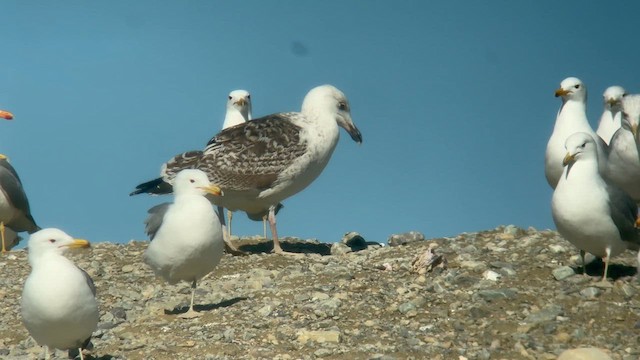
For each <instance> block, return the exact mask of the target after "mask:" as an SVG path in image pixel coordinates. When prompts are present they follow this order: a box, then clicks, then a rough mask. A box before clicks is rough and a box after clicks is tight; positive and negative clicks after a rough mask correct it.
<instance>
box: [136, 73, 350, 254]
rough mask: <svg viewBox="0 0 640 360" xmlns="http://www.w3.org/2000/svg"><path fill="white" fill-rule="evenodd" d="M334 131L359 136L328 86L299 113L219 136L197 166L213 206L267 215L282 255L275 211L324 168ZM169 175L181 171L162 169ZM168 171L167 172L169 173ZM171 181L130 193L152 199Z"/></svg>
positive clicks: (175, 166) (343, 102) (171, 166)
mask: <svg viewBox="0 0 640 360" xmlns="http://www.w3.org/2000/svg"><path fill="white" fill-rule="evenodd" d="M338 126H340V127H342V128H344V129H345V130H346V131H347V132H348V133H349V135H350V136H351V138H352V139H353V140H354V141H356V142H358V143H361V142H362V135H361V134H360V131H359V130H358V128H357V127H356V126H355V125H354V124H353V121H352V120H351V113H350V107H349V102H348V100H347V98H346V96H345V95H344V94H343V93H342V92H341V91H340V90H338V89H337V88H335V87H333V86H331V85H322V86H318V87H316V88H313V89H312V90H311V91H309V93H308V94H307V95H306V97H305V99H304V101H303V103H302V110H301V112H299V113H296V112H290V113H276V114H272V115H268V116H265V117H262V118H259V119H255V120H252V121H248V122H246V123H244V124H240V125H237V126H234V127H231V128H229V129H225V130H223V131H221V132H220V133H219V134H218V135H216V136H215V137H213V138H212V139H211V140H210V141H209V144H208V145H207V147H206V148H205V150H204V151H203V153H202V154H201V155H200V156H199V159H198V161H197V168H199V169H202V170H203V171H205V172H206V173H207V175H209V178H210V179H211V181H212V182H214V183H215V184H216V185H218V186H220V188H221V189H222V191H223V192H224V194H225V196H222V197H214V198H212V199H211V200H212V202H213V203H215V204H216V205H218V206H222V207H225V208H227V209H229V210H232V211H233V210H242V211H245V212H246V213H247V215H248V216H249V217H250V218H260V217H261V216H262V215H263V214H264V212H265V211H267V210H268V218H269V224H270V227H271V233H272V237H273V246H274V247H273V250H274V252H276V253H283V250H282V247H281V246H280V242H279V240H278V235H277V230H276V214H275V210H276V207H277V205H278V203H280V202H281V201H282V200H284V199H286V198H288V197H290V196H292V195H295V194H296V193H298V192H300V191H302V190H303V189H305V188H306V187H307V186H308V185H309V184H311V183H312V182H313V180H315V179H316V178H317V177H318V175H320V173H322V170H323V169H324V168H325V166H326V165H327V163H328V162H329V159H330V158H331V155H332V153H333V150H334V149H335V147H336V145H337V143H338V139H339V135H340V133H339V129H338ZM167 168H168V170H167V172H166V174H167V175H169V174H171V173H175V172H176V171H178V170H180V169H181V166H180V164H179V163H178V162H173V163H172V162H170V163H167ZM169 170H170V171H169ZM170 181H171V176H165V177H164V178H159V179H155V180H152V181H149V182H147V183H144V184H141V185H138V187H137V190H136V191H134V193H141V192H149V193H154V192H155V190H156V189H158V188H159V187H158V186H159V184H162V183H166V182H170Z"/></svg>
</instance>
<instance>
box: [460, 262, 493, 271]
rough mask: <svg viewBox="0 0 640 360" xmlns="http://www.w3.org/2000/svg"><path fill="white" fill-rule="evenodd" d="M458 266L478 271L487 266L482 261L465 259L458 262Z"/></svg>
mask: <svg viewBox="0 0 640 360" xmlns="http://www.w3.org/2000/svg"><path fill="white" fill-rule="evenodd" d="M460 267H461V268H463V269H469V270H472V271H480V270H484V269H486V268H487V264H485V263H484V262H482V261H474V260H465V261H462V262H461V263H460Z"/></svg>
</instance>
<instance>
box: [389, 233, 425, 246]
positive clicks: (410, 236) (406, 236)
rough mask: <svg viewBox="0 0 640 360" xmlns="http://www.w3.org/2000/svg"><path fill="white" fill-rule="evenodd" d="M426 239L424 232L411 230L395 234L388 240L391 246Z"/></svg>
mask: <svg viewBox="0 0 640 360" xmlns="http://www.w3.org/2000/svg"><path fill="white" fill-rule="evenodd" d="M424 240H425V237H424V234H422V233H420V232H418V231H409V232H406V233H403V234H393V235H391V236H390V237H389V239H388V240H387V242H388V243H389V246H400V245H406V244H410V243H413V242H418V241H424Z"/></svg>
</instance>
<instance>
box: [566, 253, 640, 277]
mask: <svg viewBox="0 0 640 360" xmlns="http://www.w3.org/2000/svg"><path fill="white" fill-rule="evenodd" d="M573 270H574V271H575V273H576V274H582V273H583V267H582V266H578V267H575V268H573ZM584 270H586V271H585V273H586V274H587V275H589V276H600V277H602V275H604V261H602V259H600V258H596V259H595V260H594V261H592V262H590V263H588V264H587V266H585V267H584ZM637 273H638V268H637V267H635V266H629V265H624V264H609V270H608V271H607V278H609V279H613V280H614V281H615V280H618V279H620V278H624V277H631V276H634V275H636V274H637Z"/></svg>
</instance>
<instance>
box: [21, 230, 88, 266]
mask: <svg viewBox="0 0 640 360" xmlns="http://www.w3.org/2000/svg"><path fill="white" fill-rule="evenodd" d="M86 247H89V242H88V241H87V240H83V239H74V238H72V237H71V236H69V235H67V233H65V232H64V231H62V230H60V229H55V228H48V229H42V230H40V231H37V232H35V233H33V234H31V237H30V238H29V244H28V249H29V263H31V265H32V266H33V261H34V259H37V258H39V257H41V256H43V255H45V254H52V253H53V254H58V255H63V254H64V253H65V251H67V250H68V249H78V248H86ZM35 261H36V262H37V260H35Z"/></svg>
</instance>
